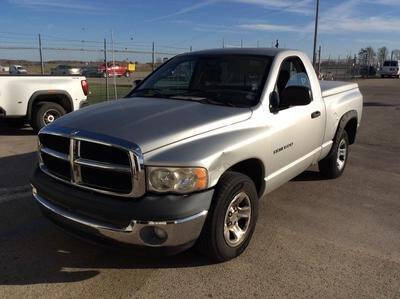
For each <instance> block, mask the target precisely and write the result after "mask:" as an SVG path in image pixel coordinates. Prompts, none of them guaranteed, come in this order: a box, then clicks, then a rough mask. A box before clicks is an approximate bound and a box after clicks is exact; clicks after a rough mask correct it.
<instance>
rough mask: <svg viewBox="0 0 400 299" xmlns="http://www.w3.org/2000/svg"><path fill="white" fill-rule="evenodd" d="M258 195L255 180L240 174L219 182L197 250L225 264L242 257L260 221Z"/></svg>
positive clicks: (227, 176)
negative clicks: (258, 219)
mask: <svg viewBox="0 0 400 299" xmlns="http://www.w3.org/2000/svg"><path fill="white" fill-rule="evenodd" d="M258 200H259V199H258V195H257V190H256V187H255V185H254V183H253V181H252V180H251V179H250V178H249V177H247V176H245V175H243V174H241V173H237V172H226V173H225V174H224V175H223V176H222V177H221V179H220V181H219V183H218V185H217V187H216V190H215V193H214V198H213V201H212V204H211V208H210V211H209V212H208V216H207V219H206V222H205V224H204V227H203V231H202V233H201V235H200V237H199V239H198V240H197V243H196V247H197V249H198V251H199V252H200V253H201V254H203V255H206V256H208V257H210V258H211V259H213V260H215V261H218V262H223V261H227V260H230V259H232V258H235V257H237V256H239V255H240V254H241V253H242V252H243V251H244V250H245V249H246V248H247V246H248V245H249V242H250V240H251V237H252V235H253V232H254V229H255V226H256V222H257V218H258Z"/></svg>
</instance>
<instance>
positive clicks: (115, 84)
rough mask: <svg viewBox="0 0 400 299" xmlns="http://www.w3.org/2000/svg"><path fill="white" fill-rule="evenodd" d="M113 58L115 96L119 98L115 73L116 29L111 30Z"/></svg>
mask: <svg viewBox="0 0 400 299" xmlns="http://www.w3.org/2000/svg"><path fill="white" fill-rule="evenodd" d="M111 45H112V60H113V75H114V76H113V79H114V96H115V99H118V94H117V75H116V74H115V56H114V30H111Z"/></svg>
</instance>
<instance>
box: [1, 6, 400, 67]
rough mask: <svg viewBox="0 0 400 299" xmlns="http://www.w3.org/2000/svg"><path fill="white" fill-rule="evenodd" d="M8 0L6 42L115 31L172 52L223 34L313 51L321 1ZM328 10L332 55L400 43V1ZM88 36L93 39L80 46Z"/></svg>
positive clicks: (326, 30) (206, 44)
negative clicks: (366, 47)
mask: <svg viewBox="0 0 400 299" xmlns="http://www.w3.org/2000/svg"><path fill="white" fill-rule="evenodd" d="M0 3H1V9H0V26H1V27H0V46H10V45H18V46H25V45H30V44H36V39H37V37H36V36H37V34H38V33H41V34H42V35H43V39H44V41H43V42H44V45H45V46H46V45H47V46H65V47H67V46H69V47H78V46H79V47H93V48H95V47H101V41H102V40H103V38H104V37H107V38H108V39H109V38H110V32H111V30H113V31H114V36H115V41H116V42H117V43H119V44H118V47H123V48H127V49H141V50H142V49H150V43H151V42H152V41H154V42H155V43H156V48H158V49H160V50H161V49H162V50H163V51H170V52H174V51H183V50H184V49H175V48H174V47H177V48H180V47H184V48H188V47H189V46H193V48H194V49H204V48H215V47H221V45H222V39H225V43H226V45H228V46H239V45H240V42H241V40H243V45H244V46H256V45H257V41H258V44H259V46H271V43H272V42H273V41H274V40H276V39H279V41H280V45H281V47H287V48H296V49H301V50H304V51H306V52H307V53H308V54H309V55H310V53H311V50H312V39H313V26H314V15H315V3H316V0H198V1H192V0H185V1H183V0H181V1H180V0H163V1H159V0H146V1H141V0H137V1H134V0H124V1H102V0H97V1H92V0H85V1H82V0H68V1H67V0H1V1H0ZM320 14H321V15H320V35H319V44H321V45H322V48H323V56H324V57H328V56H329V55H332V56H333V57H335V56H336V57H337V56H338V55H342V56H344V55H349V54H353V55H354V53H356V52H358V50H359V49H360V48H361V47H365V46H368V45H371V46H373V47H380V46H383V45H385V46H387V47H389V48H390V49H394V48H400V17H399V16H400V0H321V7H320ZM62 40H65V44H63V43H62ZM75 40H76V41H75ZM81 40H85V41H93V43H88V42H87V43H86V44H85V43H84V42H81V43H80V44H79V42H78V41H81ZM95 41H96V42H97V43H94V42H95ZM13 42H16V43H14V44H13ZM157 46H158V47H157ZM161 46H163V48H161ZM165 46H170V48H167V47H165ZM2 52H3V55H2V54H1V53H2ZM21 52H24V51H21ZM15 53H19V52H18V51H17V52H13V54H15ZM9 55H10V51H4V50H0V58H4V56H9ZM15 55H17V54H15ZM21 55H22V54H21ZM24 55H26V52H24ZM35 55H36V54H35ZM59 55H60V54H59ZM85 55H89V54H85ZM90 55H93V54H90ZM96 55H97V54H96ZM98 56H99V57H98V58H99V59H100V56H101V55H100V54H98Z"/></svg>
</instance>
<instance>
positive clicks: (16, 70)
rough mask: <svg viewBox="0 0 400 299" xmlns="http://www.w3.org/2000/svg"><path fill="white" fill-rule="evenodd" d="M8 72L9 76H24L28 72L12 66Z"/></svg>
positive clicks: (17, 66)
mask: <svg viewBox="0 0 400 299" xmlns="http://www.w3.org/2000/svg"><path fill="white" fill-rule="evenodd" d="M8 71H9V73H10V75H26V74H28V71H27V70H26V69H24V68H23V67H22V66H20V65H12V66H11V67H10V68H9V70H8Z"/></svg>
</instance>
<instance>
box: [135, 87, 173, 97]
mask: <svg viewBox="0 0 400 299" xmlns="http://www.w3.org/2000/svg"><path fill="white" fill-rule="evenodd" d="M141 92H143V93H146V92H153V93H154V94H152V95H151V96H154V95H156V96H159V97H165V98H168V97H169V96H168V95H166V94H163V93H162V92H161V89H158V88H142V89H138V90H134V91H132V92H131V93H130V94H129V96H132V95H137V94H140V93H141ZM140 96H142V97H144V96H150V95H140Z"/></svg>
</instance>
